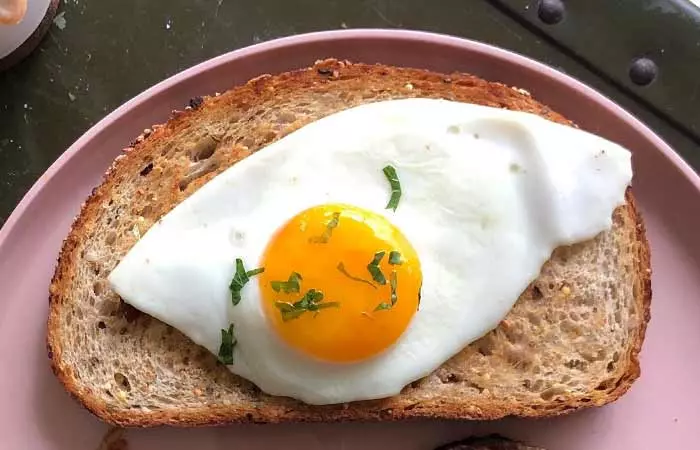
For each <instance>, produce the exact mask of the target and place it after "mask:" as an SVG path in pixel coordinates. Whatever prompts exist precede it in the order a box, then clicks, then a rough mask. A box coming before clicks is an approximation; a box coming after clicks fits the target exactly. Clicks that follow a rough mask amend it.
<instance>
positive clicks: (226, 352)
mask: <svg viewBox="0 0 700 450" xmlns="http://www.w3.org/2000/svg"><path fill="white" fill-rule="evenodd" d="M236 342H237V341H236V338H235V337H234V336H233V324H231V325H229V327H228V330H225V329H223V328H222V329H221V346H220V347H219V360H220V361H221V362H222V363H224V364H226V365H231V364H233V347H235V346H236Z"/></svg>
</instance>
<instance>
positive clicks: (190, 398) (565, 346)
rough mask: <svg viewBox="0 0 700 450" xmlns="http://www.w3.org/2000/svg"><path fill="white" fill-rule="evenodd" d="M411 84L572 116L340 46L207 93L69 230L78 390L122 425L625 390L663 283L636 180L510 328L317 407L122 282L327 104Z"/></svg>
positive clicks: (64, 258)
mask: <svg viewBox="0 0 700 450" xmlns="http://www.w3.org/2000/svg"><path fill="white" fill-rule="evenodd" d="M402 97H436V98H446V99H451V100H456V101H463V102H471V103H478V104H482V105H488V106H494V107H500V108H509V109H513V110H519V111H527V112H531V113H535V114H539V115H540V116H543V117H545V118H547V119H550V120H553V121H556V122H560V123H565V124H569V122H568V121H567V120H566V119H565V118H563V117H562V116H561V115H559V114H557V113H555V112H553V111H551V110H550V109H549V108H547V107H546V106H543V105H541V104H540V103H538V102H536V101H535V100H533V99H532V98H531V97H530V96H529V94H528V93H527V92H525V91H522V90H518V89H514V88H510V87H507V86H504V85H502V84H499V83H490V82H486V81H484V80H481V79H479V78H476V77H474V76H470V75H465V74H451V75H449V76H448V75H442V74H437V73H432V72H427V71H424V70H416V69H407V68H396V67H387V66H381V65H364V64H351V63H349V62H342V61H336V60H326V61H320V62H317V63H316V65H315V66H314V67H311V68H308V69H304V70H299V71H294V72H289V73H285V74H281V75H276V76H270V75H265V76H261V77H258V78H256V79H254V80H252V81H250V82H248V83H247V84H245V85H243V86H240V87H236V88H234V89H232V90H231V91H228V92H226V93H224V94H223V95H217V96H214V97H207V98H197V99H193V100H192V101H191V102H190V106H189V107H187V108H185V111H183V112H178V113H175V114H174V115H173V117H172V118H171V120H169V121H168V122H167V123H166V124H165V125H162V126H154V127H153V129H149V130H146V131H145V132H144V134H143V135H142V136H140V137H139V138H138V139H137V140H136V141H135V142H134V143H133V144H132V146H131V147H129V148H127V149H126V151H125V154H124V155H123V156H121V157H120V158H118V159H117V160H116V161H115V163H114V165H113V167H112V168H111V169H110V171H109V172H108V173H107V175H106V177H105V180H104V182H103V184H102V185H100V186H99V187H98V188H96V189H95V190H94V191H93V193H92V195H91V196H90V198H89V199H88V200H87V201H86V203H85V204H84V205H83V208H82V211H81V213H80V215H79V217H78V218H77V219H76V221H75V223H74V225H73V227H72V230H71V232H70V235H69V236H68V238H67V239H66V241H65V243H64V246H63V249H62V252H61V255H60V258H59V262H58V266H57V269H56V272H55V276H54V278H53V281H52V284H51V289H50V291H51V292H50V314H49V320H48V355H49V358H50V361H51V365H52V367H53V370H54V372H55V374H56V376H57V377H58V379H59V380H60V381H61V382H62V383H63V384H64V386H65V387H66V389H67V390H68V391H69V392H70V393H72V395H74V396H75V397H76V398H77V399H78V400H79V401H80V402H81V403H82V404H83V405H85V406H86V407H87V408H88V409H89V410H90V411H92V412H93V413H95V414H96V415H98V416H99V417H101V418H102V419H104V420H106V421H107V422H110V423H112V424H117V425H121V426H153V425H160V424H171V425H182V426H189V425H205V424H221V423H230V422H286V421H345V420H398V419H406V418H461V419H495V418H499V417H503V416H507V415H517V416H549V415H555V414H560V413H564V412H568V411H572V410H575V409H577V408H580V407H585V406H597V405H603V404H605V403H608V402H611V401H613V400H615V399H617V398H618V397H619V396H620V395H622V394H623V393H624V392H626V391H627V389H628V388H629V387H630V385H631V383H632V382H633V381H634V380H635V379H636V378H637V377H638V376H639V364H638V360H637V355H638V352H639V350H640V346H641V344H642V341H643V338H644V332H645V328H646V323H647V320H648V319H649V302H650V297H651V287H650V265H649V254H648V247H647V243H646V239H645V236H644V228H643V226H642V223H641V220H640V217H639V215H638V213H637V210H636V209H635V206H634V199H633V197H632V195H631V192H628V196H627V198H628V204H627V205H626V206H623V207H620V208H618V209H617V210H616V211H615V213H614V225H613V227H612V229H611V230H610V231H608V232H604V233H602V234H600V235H599V236H598V237H596V238H595V239H593V240H591V241H589V242H585V243H581V244H578V245H574V246H571V247H565V248H559V249H557V250H556V251H555V252H554V253H553V255H552V258H551V260H550V261H549V262H547V263H546V264H545V266H544V267H543V269H542V273H541V276H540V277H539V278H538V279H537V280H536V281H535V282H533V283H532V285H531V286H530V287H529V288H528V289H527V290H526V291H525V292H524V293H523V294H522V296H521V297H520V298H519V300H518V302H517V304H516V305H515V307H514V308H513V310H512V311H511V312H510V314H509V315H508V316H507V317H506V319H505V320H503V322H502V323H501V324H500V326H499V327H498V328H497V329H496V330H494V331H492V332H490V333H488V334H487V335H486V336H484V337H483V338H482V339H480V340H479V341H477V342H475V343H473V344H472V345H470V346H468V347H467V348H465V349H464V350H463V351H462V352H461V353H459V354H458V355H456V356H455V357H453V358H452V359H450V360H449V361H447V362H446V363H445V364H444V365H443V366H442V367H440V368H439V369H438V370H437V371H435V372H434V373H433V374H432V375H430V376H428V377H426V378H424V379H422V380H419V381H416V382H414V383H412V384H411V385H410V386H407V387H406V388H405V389H404V390H403V392H402V393H401V395H399V396H396V397H393V398H388V399H384V400H377V401H366V402H357V403H352V404H344V405H334V406H308V405H304V404H302V403H300V402H297V401H294V400H291V399H288V398H283V397H271V396H268V395H265V394H263V393H261V392H260V391H259V390H258V389H257V388H256V387H255V386H254V385H252V384H251V383H249V382H247V381H245V380H243V379H241V378H238V377H236V376H234V375H233V374H231V373H230V372H229V371H228V370H227V369H226V368H225V367H224V366H223V365H220V364H219V363H218V362H217V360H216V358H215V357H214V356H213V355H211V354H209V353H208V352H206V351H205V350H204V349H202V348H200V347H198V346H196V345H194V344H193V343H192V342H191V341H189V340H188V339H187V338H186V337H185V336H183V335H182V334H180V333H179V332H178V331H177V330H175V329H173V328H171V327H169V326H167V325H165V324H163V323H161V322H159V321H157V320H155V319H153V318H151V317H149V316H147V315H145V314H142V313H140V312H138V311H136V310H135V309H133V308H132V307H130V306H128V305H127V304H125V303H124V302H122V301H121V300H120V298H119V297H118V296H117V295H116V294H115V293H114V292H113V291H111V290H110V288H109V287H108V285H107V282H106V277H107V275H108V274H109V272H110V271H111V270H112V269H113V268H114V267H115V265H116V264H117V263H118V262H119V260H120V258H122V257H123V256H124V255H125V254H126V253H127V251H128V250H129V249H130V248H131V247H132V246H133V245H134V243H135V242H136V241H137V240H138V239H139V237H140V236H141V235H142V234H143V233H144V232H146V230H148V228H149V227H150V226H151V225H152V224H153V223H154V221H156V220H158V218H160V217H161V216H163V215H164V214H165V213H167V212H168V211H169V210H170V209H172V208H173V207H174V206H175V205H177V204H178V203H179V202H181V201H182V200H183V199H184V198H186V197H187V196H189V195H190V194H192V193H193V192H194V191H195V190H197V189H198V188H199V187H200V186H202V185H203V184H204V183H206V182H207V181H208V180H210V179H211V178H212V177H214V176H216V174H218V173H219V172H221V171H223V170H224V169H226V168H227V167H229V166H231V165H232V164H234V163H236V161H239V160H240V159H242V158H244V157H246V156H248V155H250V154H251V153H253V152H255V151H257V150H259V149H260V148H262V147H263V146H265V145H266V144H269V143H270V142H272V141H274V140H276V139H279V138H280V137H282V136H284V135H285V134H287V133H289V132H291V131H293V130H295V129H297V128H299V127H301V126H303V125H304V124H307V123H309V122H311V121H313V120H316V119H319V118H321V117H323V116H325V115H328V114H331V113H334V112H336V111H339V110H342V109H345V108H348V107H351V106H354V105H359V104H362V103H366V102H372V101H377V100H383V99H395V98H402ZM561 151H566V143H562V149H561ZM497 282H498V280H494V283H497Z"/></svg>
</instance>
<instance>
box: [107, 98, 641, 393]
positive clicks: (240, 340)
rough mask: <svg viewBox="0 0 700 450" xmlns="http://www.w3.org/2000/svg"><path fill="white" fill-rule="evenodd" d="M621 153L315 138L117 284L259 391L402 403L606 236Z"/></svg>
mask: <svg viewBox="0 0 700 450" xmlns="http://www.w3.org/2000/svg"><path fill="white" fill-rule="evenodd" d="M631 177H632V169H631V164H630V153H629V152H628V151H627V150H625V149H624V148H622V147H620V146H619V145H617V144H614V143H612V142H609V141H607V140H604V139H602V138H600V137H597V136H594V135H592V134H589V133H586V132H584V131H581V130H577V129H574V128H571V127H566V126H563V125H559V124H556V123H552V122H549V121H547V120H545V119H542V118H540V117H537V116H535V115H531V114H527V113H522V112H513V111H507V110H502V109H495V108H489V107H483V106H477V105H471V104H465V103H459V102H451V101H446V100H431V99H404V100H391V101H384V102H378V103H372V104H367V105H362V106H358V107H354V108H350V109H347V110H345V111H341V112H338V113H335V114H333V115H330V116H328V117H325V118H323V119H320V120H318V121H316V122H313V123H311V124H309V125H306V126H305V127H302V128H301V129H299V130H297V131H295V132H293V133H291V134H289V135H288V136H286V137H284V138H282V139H280V140H279V141H276V142H274V143H272V144H270V145H269V146H267V147H265V148H263V149H261V150H260V151H258V152H256V153H254V154H253V155H251V156H249V157H247V158H245V159H244V160H242V161H240V162H238V163H236V164H235V165H233V166H232V167H231V168H229V169H227V170H226V171H224V172H223V173H221V174H220V175H218V176H217V177H215V178H214V179H212V180H211V181H209V182H208V183H206V184H205V185H204V186H202V187H201V188H200V189H199V190H198V191H196V192H195V193H194V194H192V195H191V196H190V197H189V198H187V199H186V200H184V201H183V202H182V203H181V204H179V205H178V206H176V207H175V208H174V209H173V210H172V211H171V212H170V213H168V214H167V215H165V216H164V217H163V218H162V219H161V220H159V221H158V222H157V223H156V224H155V225H153V227H151V229H150V230H149V231H148V232H147V233H146V234H145V235H144V236H143V237H142V238H141V239H140V240H139V241H138V242H137V243H136V245H135V246H134V247H133V248H132V249H131V250H130V251H129V253H128V254H127V255H126V256H125V257H124V258H123V260H122V261H121V262H120V263H119V264H118V265H117V267H116V268H115V269H114V270H113V271H112V273H111V274H110V277H109V281H110V284H111V286H112V288H113V289H114V290H115V291H116V292H117V293H118V294H119V295H120V296H121V297H122V298H123V299H124V301H126V302H128V303H130V304H131V305H133V306H134V307H136V308H138V309H140V310H142V311H144V312H146V313H148V314H150V315H152V316H154V317H156V318H158V319H160V320H162V321H164V322H166V323H168V324H170V325H172V326H173V327H175V328H177V329H179V330H180V331H182V332H183V333H184V334H185V335H187V336H188V337H189V338H190V339H192V340H193V341H194V342H195V343H197V344H199V345H201V346H203V347H205V348H206V349H208V350H209V351H210V352H212V353H214V354H215V355H218V356H219V358H220V359H221V360H222V362H223V363H225V364H226V365H227V367H228V368H229V369H230V370H231V371H232V372H233V373H235V374H237V375H239V376H241V377H243V378H246V379H248V380H250V381H251V382H253V383H254V384H256V385H257V386H258V387H259V388H260V389H261V390H262V391H264V392H266V393H268V394H271V395H279V396H288V397H293V398H296V399H299V400H301V401H304V402H306V403H309V404H333V403H341V402H350V401H357V400H367V399H376V398H383V397H388V396H392V395H395V394H398V393H399V392H400V391H401V389H402V388H403V387H404V386H406V385H407V384H409V383H411V382H413V381H415V380H417V379H419V378H422V377H424V376H426V375H428V374H430V373H431V372H432V371H434V370H435V369H436V368H437V367H439V366H440V365H441V364H443V363H444V362H445V361H447V360H448V359H449V358H451V357H452V356H454V355H455V354H456V353H458V352H459V351H460V350H462V349H463V348H464V347H466V346H467V345H469V343H471V342H473V341H474V340H476V339H478V338H479V337H481V336H483V335H484V334H485V333H487V332H488V331H490V330H492V329H494V328H495V327H496V326H497V325H498V324H499V322H500V321H501V320H502V319H503V318H504V317H505V316H506V315H507V314H508V312H509V311H510V309H511V308H512V307H513V305H514V303H515V302H516V300H517V299H518V297H519V296H520V294H521V293H522V292H523V290H525V289H526V288H527V286H528V285H529V283H531V282H532V281H533V280H534V279H535V278H536V277H537V276H538V274H539V272H540V269H541V267H542V265H543V264H544V263H545V262H546V260H547V259H548V258H549V257H550V255H551V253H552V251H553V250H554V249H555V248H556V247H558V246H560V245H566V244H572V243H575V242H579V241H583V240H586V239H589V238H592V237H594V236H595V235H596V234H598V233H600V232H601V231H604V230H606V229H608V228H609V227H610V226H611V223H612V212H613V210H614V209H615V208H616V207H617V206H619V205H622V204H624V202H625V190H626V188H627V186H628V185H629V183H630V181H631Z"/></svg>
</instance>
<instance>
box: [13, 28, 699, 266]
mask: <svg viewBox="0 0 700 450" xmlns="http://www.w3.org/2000/svg"><path fill="white" fill-rule="evenodd" d="M367 39H374V40H394V41H414V42H415V41H420V42H424V43H431V44H435V45H447V46H451V47H456V48H458V49H461V50H467V51H471V52H477V53H480V54H483V55H485V56H487V57H490V58H495V59H498V60H501V61H503V62H505V63H507V64H513V65H517V66H521V67H524V68H525V69H528V70H531V71H534V72H537V73H538V74H539V75H542V76H543V77H545V78H546V79H548V80H550V81H552V82H558V83H561V84H563V85H565V86H566V87H568V88H569V89H570V90H572V91H575V92H577V93H579V94H581V95H583V96H584V97H586V98H587V99H589V100H591V101H593V102H594V103H597V104H599V105H601V106H602V107H604V108H605V109H607V110H608V111H610V112H611V113H612V114H614V115H615V116H617V117H619V118H620V119H621V120H622V121H623V122H624V123H625V124H626V125H627V126H629V127H631V128H632V129H634V131H635V132H637V133H638V134H639V135H641V136H642V137H644V138H645V139H646V140H648V141H650V143H651V144H652V145H653V146H654V147H655V148H656V149H657V150H659V151H660V152H661V153H662V154H663V156H664V157H666V159H668V160H669V161H670V162H671V164H672V165H673V166H674V168H675V169H676V170H677V171H678V172H679V173H680V174H681V175H682V176H683V178H685V180H686V181H688V182H689V183H690V184H692V185H693V187H694V188H695V189H696V190H697V191H699V192H700V175H699V174H698V173H696V172H695V170H694V169H693V168H692V167H691V166H690V165H689V164H688V163H687V162H686V161H685V160H684V159H683V158H682V157H681V156H680V155H679V154H678V153H676V152H675V151H674V150H673V149H672V148H671V147H670V146H669V145H668V144H666V143H665V142H664V141H663V139H661V138H660V137H659V136H658V135H657V134H656V133H655V132H654V131H652V130H651V129H650V128H649V127H648V126H647V125H645V124H644V123H643V122H642V121H641V120H639V119H637V118H636V117H635V116H634V115H632V114H631V113H630V112H628V111H626V110H625V109H624V108H622V107H621V106H619V105H618V104H617V103H615V102H613V101H612V100H610V99H609V98H607V97H606V96H604V95H603V94H601V93H600V92H598V91H597V90H595V89H593V88H592V87H590V86H588V85H586V84H584V83H583V82H581V81H579V80H577V79H575V78H573V77H571V76H569V75H567V74H564V73H562V72H560V71H558V70H556V69H554V68H553V67H550V66H548V65H546V64H545V63H542V62H539V61H536V60H534V59H532V58H529V57H527V56H524V55H521V54H519V53H517V52H514V51H512V50H506V49H503V48H500V47H497V46H494V45H491V44H487V43H484V42H480V41H477V40H473V39H467V38H462V37H456V36H451V35H447V34H441V33H434V32H428V31H418V30H395V29H382V28H357V29H349V30H328V31H315V32H311V33H303V34H298V35H293V36H286V37H281V38H277V39H273V40H270V41H266V42H261V43H257V44H253V45H250V46H247V47H243V48H240V49H236V50H233V51H230V52H227V53H224V54H221V55H219V56H215V57H213V58H210V59H207V60H205V61H203V62H200V63H198V64H196V65H194V66H191V67H189V68H187V69H184V70H182V71H180V72H178V73H176V74H174V75H172V76H170V77H168V78H166V79H164V80H162V81H160V82H158V83H156V84H154V85H153V86H151V87H149V88H147V89H145V90H144V91H142V92H140V93H139V94H137V95H135V96H134V97H132V98H131V99H129V100H127V101H126V102H124V103H123V104H121V105H120V106H119V107H117V108H116V109H114V110H113V111H112V112H110V113H109V114H107V115H106V116H105V117H103V118H102V119H100V120H99V121H98V122H97V123H96V124H95V125H93V126H92V127H90V128H89V129H88V130H87V131H86V132H85V133H83V134H82V135H81V136H80V137H79V138H78V139H77V140H76V141H74V142H73V144H71V145H70V146H69V147H68V148H67V149H66V150H65V151H64V152H63V153H62V154H61V155H60V156H59V157H58V158H57V159H56V160H55V161H54V162H53V163H52V164H51V165H50V166H49V167H48V169H46V171H44V173H42V174H41V175H40V176H39V178H38V179H37V180H36V181H35V182H34V184H32V186H31V188H30V189H29V190H28V191H27V192H26V193H25V194H24V195H23V196H22V199H21V200H20V201H19V203H18V204H17V205H16V206H15V208H14V209H13V210H12V212H11V213H10V215H9V217H8V218H7V220H6V221H5V224H4V225H3V226H2V227H1V228H0V253H2V249H3V247H4V245H5V242H6V241H7V240H8V238H9V237H10V236H12V234H13V231H14V229H15V228H16V224H17V223H18V221H19V218H20V217H21V216H22V215H23V214H24V212H25V211H26V210H27V209H28V207H29V205H30V204H31V203H32V202H33V201H34V199H35V198H37V197H38V196H39V194H40V193H41V192H42V191H43V190H44V188H45V187H46V186H47V185H48V184H49V182H50V181H51V180H52V178H53V177H54V176H56V174H57V173H58V172H59V171H60V169H61V168H62V167H63V166H64V165H66V164H67V163H68V162H69V161H71V160H72V159H73V158H75V157H78V156H79V154H80V152H81V151H82V150H83V149H84V148H86V145H85V144H87V143H89V142H90V140H92V139H93V138H95V137H96V136H98V135H99V134H100V132H102V130H104V129H106V128H108V127H109V126H110V125H111V124H112V123H114V122H116V121H117V120H119V119H120V118H122V117H123V116H125V115H126V114H129V112H130V111H131V110H132V109H134V108H136V107H137V106H138V105H140V104H142V103H144V102H146V101H148V100H149V99H150V98H152V97H155V96H157V95H158V94H161V93H164V92H166V91H167V90H169V89H171V88H172V87H174V86H175V85H177V84H179V83H181V82H183V81H186V80H188V79H190V78H192V77H194V76H197V75H200V74H202V73H204V72H207V71H211V70H215V69H217V68H219V67H221V66H223V65H227V64H230V63H232V62H233V61H236V60H238V59H242V58H245V57H248V56H251V55H255V54H263V53H267V52H270V51H273V50H279V49H284V48H289V47H295V46H300V45H308V44H312V43H318V42H324V41H325V42H332V41H350V40H367ZM125 144H126V143H125Z"/></svg>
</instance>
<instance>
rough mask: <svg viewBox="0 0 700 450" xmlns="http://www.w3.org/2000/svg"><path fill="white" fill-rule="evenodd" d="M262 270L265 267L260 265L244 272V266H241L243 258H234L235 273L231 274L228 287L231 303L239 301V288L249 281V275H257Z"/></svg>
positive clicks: (234, 303) (234, 304) (235, 303)
mask: <svg viewBox="0 0 700 450" xmlns="http://www.w3.org/2000/svg"><path fill="white" fill-rule="evenodd" d="M264 271H265V269H264V268H262V267H260V268H257V269H253V270H249V271H247V272H246V270H245V266H243V260H242V259H240V258H236V273H235V274H234V275H233V279H232V280H231V284H230V285H229V287H228V288H229V290H230V291H231V303H233V306H236V305H237V304H239V303H240V302H241V289H243V286H245V285H246V283H248V281H250V277H253V276H255V275H259V274H261V273H263V272H264Z"/></svg>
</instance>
